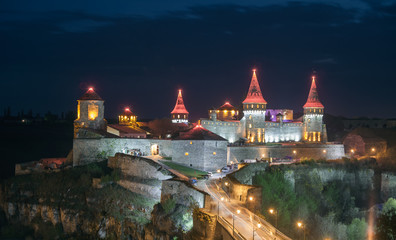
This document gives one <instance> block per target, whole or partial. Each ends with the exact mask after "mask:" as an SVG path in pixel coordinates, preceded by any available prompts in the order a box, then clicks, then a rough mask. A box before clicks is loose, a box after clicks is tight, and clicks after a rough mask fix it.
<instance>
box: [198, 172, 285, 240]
mask: <svg viewBox="0 0 396 240" xmlns="http://www.w3.org/2000/svg"><path fill="white" fill-rule="evenodd" d="M198 187H199V188H201V190H204V191H206V192H207V193H209V194H210V195H211V196H212V198H213V199H214V200H215V202H217V204H215V205H214V206H212V208H211V209H210V211H211V213H213V214H217V215H219V216H221V217H223V218H225V219H226V220H227V221H228V222H229V223H230V225H232V224H233V223H234V224H233V225H234V228H235V230H236V232H239V233H240V235H242V236H243V237H244V238H245V239H263V240H274V239H277V240H283V239H284V240H290V238H288V237H286V236H284V235H283V234H282V233H280V232H279V231H278V230H277V229H276V228H275V227H273V226H272V225H271V224H269V223H268V222H266V221H265V220H263V219H261V218H259V217H257V216H256V215H255V214H253V213H252V212H251V211H249V210H248V209H246V208H245V207H243V206H242V205H241V204H240V203H239V202H238V201H236V200H233V199H230V198H229V197H228V195H227V193H225V192H224V191H223V190H222V189H221V187H220V186H219V185H217V180H215V179H211V180H207V181H200V183H199V184H198ZM238 210H239V211H238ZM259 224H260V225H259Z"/></svg>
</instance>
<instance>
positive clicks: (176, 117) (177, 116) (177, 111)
mask: <svg viewBox="0 0 396 240" xmlns="http://www.w3.org/2000/svg"><path fill="white" fill-rule="evenodd" d="M171 118H172V122H173V123H185V124H188V111H187V109H186V107H185V106H184V101H183V97H182V92H181V90H179V94H178V95H177V99H176V105H175V107H174V108H173V111H172V112H171Z"/></svg>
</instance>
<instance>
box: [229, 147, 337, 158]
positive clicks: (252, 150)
mask: <svg viewBox="0 0 396 240" xmlns="http://www.w3.org/2000/svg"><path fill="white" fill-rule="evenodd" d="M287 156H289V157H292V158H295V159H315V160H318V159H326V160H331V159H340V158H342V157H344V156H345V153H344V145H342V144H291V145H288V144H283V145H282V144H276V145H271V146H268V145H266V146H259V145H256V146H231V147H228V155H227V162H231V161H233V162H236V161H239V162H240V161H241V160H243V159H261V158H263V157H264V158H269V157H271V158H284V157H287Z"/></svg>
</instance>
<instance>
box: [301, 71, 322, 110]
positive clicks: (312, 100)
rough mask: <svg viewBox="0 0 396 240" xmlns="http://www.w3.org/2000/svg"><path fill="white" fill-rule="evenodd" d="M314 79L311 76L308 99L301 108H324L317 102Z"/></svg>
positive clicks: (313, 76)
mask: <svg viewBox="0 0 396 240" xmlns="http://www.w3.org/2000/svg"><path fill="white" fill-rule="evenodd" d="M315 78H316V76H315V75H312V84H311V89H310V90H309V95H308V99H307V102H306V103H305V105H304V106H303V108H324V106H323V104H322V103H321V102H320V101H319V96H318V91H317V89H316V82H315Z"/></svg>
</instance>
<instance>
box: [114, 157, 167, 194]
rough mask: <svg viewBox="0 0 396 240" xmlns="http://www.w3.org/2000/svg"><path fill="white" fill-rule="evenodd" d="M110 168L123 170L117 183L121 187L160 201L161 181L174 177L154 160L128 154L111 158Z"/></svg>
mask: <svg viewBox="0 0 396 240" xmlns="http://www.w3.org/2000/svg"><path fill="white" fill-rule="evenodd" d="M108 166H109V167H110V168H114V169H120V170H121V179H120V181H118V182H117V183H118V184H119V185H120V186H122V187H124V188H126V189H128V190H130V191H132V192H135V193H139V194H141V195H143V196H147V197H151V198H153V199H156V200H158V201H159V200H160V198H161V186H162V183H161V181H162V180H166V179H170V178H173V177H174V175H173V174H172V173H171V172H169V171H168V170H166V169H165V168H163V167H162V165H160V164H158V163H156V162H154V161H153V160H151V159H147V158H142V157H134V156H131V155H128V154H122V153H117V154H116V155H115V156H114V157H110V158H109V161H108Z"/></svg>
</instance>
